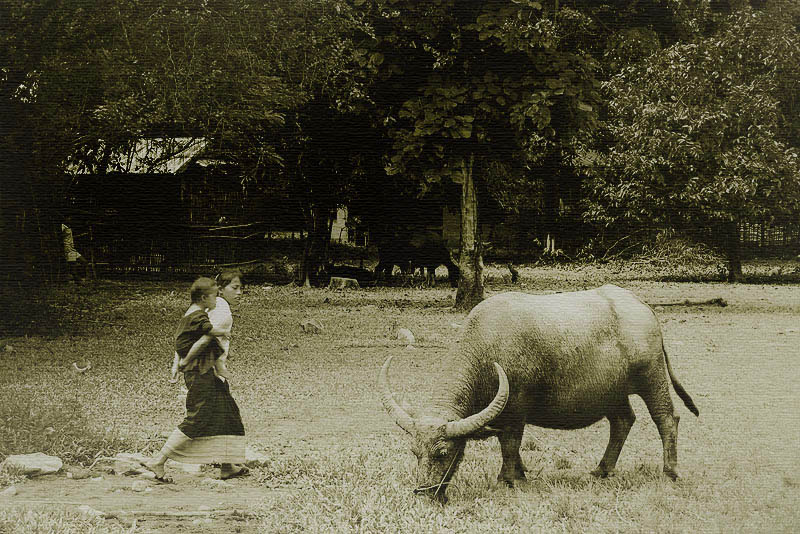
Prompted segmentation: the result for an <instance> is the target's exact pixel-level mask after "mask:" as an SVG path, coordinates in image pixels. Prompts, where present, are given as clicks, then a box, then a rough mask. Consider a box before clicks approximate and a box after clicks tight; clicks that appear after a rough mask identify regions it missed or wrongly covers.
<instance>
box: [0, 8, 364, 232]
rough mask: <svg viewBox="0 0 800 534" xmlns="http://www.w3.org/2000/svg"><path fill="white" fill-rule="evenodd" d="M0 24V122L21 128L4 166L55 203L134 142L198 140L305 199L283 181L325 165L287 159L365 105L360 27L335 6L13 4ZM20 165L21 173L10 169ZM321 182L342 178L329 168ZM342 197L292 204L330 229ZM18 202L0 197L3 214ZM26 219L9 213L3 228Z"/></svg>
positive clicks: (7, 147)
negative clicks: (72, 173) (319, 117)
mask: <svg viewBox="0 0 800 534" xmlns="http://www.w3.org/2000/svg"><path fill="white" fill-rule="evenodd" d="M0 15H6V17H5V18H3V17H2V16H0V18H3V20H4V25H5V24H7V25H8V28H4V29H8V32H7V33H4V35H3V36H2V37H0V39H2V40H3V44H6V45H8V46H6V47H4V49H3V51H2V52H0V54H1V55H0V59H1V60H2V62H1V63H0V75H2V81H3V94H2V102H0V105H2V106H3V109H2V110H0V111H3V113H2V116H3V117H15V118H17V123H16V124H14V125H7V124H6V123H5V122H4V124H3V130H2V138H3V143H2V147H3V150H4V154H11V156H12V157H8V158H6V157H3V158H0V159H2V160H3V164H4V165H9V167H15V169H13V170H14V172H16V173H17V174H19V173H20V172H23V171H22V170H20V169H27V170H26V171H25V172H27V173H28V175H31V176H33V175H35V176H36V178H35V179H31V180H28V181H27V182H25V181H21V182H20V183H24V184H28V185H31V186H32V185H36V184H45V183H46V184H47V186H46V187H43V188H42V189H44V190H46V191H53V192H56V191H60V192H62V193H61V194H60V195H59V194H54V195H53V196H54V197H55V198H56V199H58V198H59V196H60V197H61V198H63V196H64V195H63V190H64V188H65V187H66V186H67V185H68V181H64V179H63V176H64V174H63V172H62V171H63V170H64V167H65V165H67V164H69V165H71V166H72V167H73V168H80V169H84V170H87V171H89V172H94V173H102V172H105V171H106V170H108V169H109V163H111V162H112V161H113V158H112V154H114V153H117V152H119V151H120V150H123V149H125V148H129V147H131V146H132V145H133V144H134V143H135V142H136V141H137V140H139V139H140V138H142V137H155V138H161V139H164V140H167V141H168V140H169V138H171V137H175V136H181V137H195V138H200V137H202V138H204V139H207V140H210V141H211V143H212V145H211V148H212V150H214V152H215V155H216V156H217V157H219V158H223V159H227V160H228V161H230V162H232V163H235V164H236V165H238V166H239V167H240V168H242V169H243V170H244V176H243V182H244V184H243V185H246V186H248V185H257V186H258V188H260V189H263V188H265V187H266V188H267V189H271V190H273V191H279V192H282V193H283V194H286V193H287V192H289V191H291V190H292V187H294V190H295V191H297V190H302V189H303V188H302V187H301V186H300V185H299V184H290V181H289V180H287V177H288V176H294V177H302V176H310V175H315V174H316V175H319V176H321V175H322V173H320V172H318V171H317V169H319V168H321V167H322V166H324V165H327V163H328V162H329V161H330V160H328V161H327V162H326V161H323V160H320V159H319V158H317V159H316V160H315V158H314V157H307V158H299V157H293V155H296V153H297V151H298V150H299V151H300V152H308V155H309V156H312V154H314V153H315V152H314V150H313V149H312V148H308V147H309V146H310V145H309V143H310V142H311V132H312V130H313V128H312V127H310V123H313V122H314V121H315V120H316V117H314V116H313V113H314V112H315V111H318V110H319V109H320V105H321V106H322V107H323V108H325V109H326V110H328V109H330V110H333V117H344V116H346V115H348V114H352V112H353V110H354V109H355V107H356V105H357V103H358V101H359V100H360V99H361V98H362V95H363V91H361V90H360V88H359V87H360V84H361V83H362V80H361V79H360V78H359V77H360V76H362V74H363V69H361V68H360V67H359V65H358V64H357V63H356V61H355V56H354V54H353V46H352V44H351V39H352V37H353V36H354V35H359V34H360V33H362V32H363V31H364V30H365V28H366V26H365V25H364V24H363V23H362V22H361V20H360V19H359V16H358V13H356V12H354V11H353V10H352V9H351V7H349V6H348V4H346V3H345V2H343V1H338V0H325V1H321V2H320V1H318V0H291V1H288V2H287V1H278V0H275V1H269V2H259V3H255V4H253V3H250V2H245V1H244V0H204V1H202V2H194V1H184V0H176V1H174V2H170V3H168V4H167V5H163V4H160V3H153V2H150V1H149V0H134V1H132V2H118V1H116V0H103V1H102V2H98V3H95V4H86V2H71V1H69V0H66V1H63V2H42V3H40V5H39V4H36V3H29V2H17V1H13V2H3V3H2V4H0ZM330 120H332V119H330V118H329V119H326V121H325V122H326V124H328V125H330V124H331V123H330ZM309 121H310V122H309ZM314 135H316V136H317V137H319V135H327V136H328V137H329V138H331V139H333V138H336V136H337V135H340V134H339V132H337V131H336V128H331V129H330V130H329V131H327V132H325V131H319V130H318V131H316V132H314ZM167 141H165V147H166V145H167V144H168V142H167ZM287 147H288V149H287ZM317 153H319V152H317ZM330 155H331V154H326V155H325V157H330ZM14 158H17V160H23V161H24V162H25V164H24V165H14V164H10V163H9V162H11V161H16V160H15V159H14ZM42 158H45V159H46V161H44V160H43V159H42ZM287 158H288V159H287ZM297 165H299V166H300V167H298V168H299V172H296V169H294V168H295V167H297ZM337 165H338V166H339V167H341V165H339V164H338V163H337ZM17 167H18V168H17ZM284 167H286V168H284ZM293 169H294V170H293ZM4 174H6V173H4ZM6 175H13V173H9V174H6ZM321 179H323V180H331V179H333V180H338V181H345V182H346V181H347V180H349V179H350V177H349V175H348V174H347V173H345V172H343V171H341V170H336V171H334V172H332V173H331V174H330V175H329V176H327V177H323V178H321ZM6 183H7V182H5V181H4V184H6ZM290 185H291V186H292V187H290ZM345 185H346V184H345ZM27 189H29V187H27V186H26V187H23V188H21V190H22V191H25V192H26V194H27V191H26V190H27ZM323 189H325V188H322V187H319V188H316V189H315V190H319V191H321V190H323ZM343 190H347V187H345V186H342V187H340V188H335V187H334V188H330V191H332V193H331V194H332V195H333V196H332V200H329V199H328V198H327V197H326V198H325V199H324V201H318V200H317V198H318V197H315V196H314V195H308V194H304V195H303V196H301V197H300V198H301V199H303V200H305V201H306V205H305V208H306V209H305V211H306V212H308V213H324V215H321V216H323V217H325V218H326V220H327V216H328V213H327V212H326V209H327V206H329V205H330V203H331V202H334V207H335V203H338V202H342V199H341V198H339V197H338V196H337V195H339V193H340V192H341V191H343ZM19 191H20V188H19V187H17V188H11V187H9V189H8V191H6V190H3V191H2V192H0V195H2V198H3V200H4V203H5V200H6V198H8V197H9V195H16V196H17V197H19V196H20V194H19ZM325 194H326V195H327V196H330V195H328V194H327V193H325ZM30 196H31V195H30V194H28V197H30ZM33 202H34V201H33V200H32V199H31V198H26V199H21V200H20V202H17V203H16V204H15V205H17V206H28V207H30V206H31V205H32V203H33ZM54 202H55V203H57V200H56V201H54ZM317 204H320V205H323V204H324V206H323V207H322V208H321V209H317ZM48 211H50V210H48ZM23 212H24V210H22V208H19V209H18V210H17V211H15V212H13V213H12V212H11V210H5V209H4V210H3V215H4V219H3V220H4V221H6V223H7V224H6V225H5V226H6V228H9V227H10V226H9V225H11V226H13V224H16V223H14V221H18V220H19V219H20V217H21V215H20V214H21V213H23ZM25 213H27V212H25ZM309 226H310V228H311V229H312V230H313V228H316V227H317V226H320V225H317V224H316V222H314V221H313V220H310V222H309ZM309 234H310V235H313V234H314V232H313V231H311V232H309Z"/></svg>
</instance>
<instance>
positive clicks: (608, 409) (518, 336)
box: [378, 285, 700, 501]
mask: <svg viewBox="0 0 800 534" xmlns="http://www.w3.org/2000/svg"><path fill="white" fill-rule="evenodd" d="M391 361H392V357H389V358H387V360H386V362H385V363H384V364H383V367H382V369H381V371H380V375H379V379H378V384H379V388H380V390H381V396H382V400H383V404H384V406H385V408H386V409H387V410H388V411H389V413H390V414H391V416H392V417H393V418H394V420H395V421H396V423H397V424H398V425H399V426H400V427H401V428H402V429H403V430H405V431H406V432H407V433H409V434H410V435H411V436H412V438H413V440H414V444H413V447H412V449H413V452H414V454H415V455H416V456H417V458H418V461H419V462H418V483H419V485H418V487H417V489H416V490H414V492H415V493H424V494H430V495H431V496H433V497H434V498H436V499H439V500H441V501H444V500H445V497H444V494H445V490H446V488H447V485H448V484H449V483H450V479H451V477H452V476H453V474H454V472H455V471H456V469H457V468H458V465H459V463H460V461H461V459H462V457H463V454H464V447H465V445H466V442H467V440H468V439H482V438H486V437H489V436H497V437H498V439H499V441H500V449H501V451H502V455H503V465H502V467H501V469H500V474H499V475H498V477H497V479H498V481H499V482H505V483H507V484H508V485H513V483H514V481H515V480H524V479H525V468H524V466H523V464H522V459H521V458H520V453H519V448H520V444H521V442H522V434H523V430H524V428H525V425H526V424H529V425H534V426H540V427H545V428H556V429H576V428H583V427H586V426H589V425H591V424H592V423H595V422H597V421H599V420H600V419H602V418H603V417H605V418H607V419H608V420H609V423H610V439H609V441H608V446H607V447H606V451H605V454H604V455H603V458H602V459H601V460H600V464H599V465H598V466H597V468H596V469H595V470H594V471H592V474H593V475H595V476H598V477H606V476H608V475H609V474H611V473H612V472H613V471H614V466H615V465H616V463H617V458H618V457H619V453H620V450H621V449H622V445H623V443H625V439H626V437H627V436H628V432H629V431H630V429H631V426H632V425H633V422H634V420H635V416H634V413H633V410H632V409H631V405H630V402H629V400H628V396H629V395H631V394H636V395H639V396H640V397H641V398H642V399H643V400H644V402H645V404H646V405H647V409H648V410H649V412H650V416H651V417H652V418H653V421H655V423H656V426H657V427H658V431H659V433H660V435H661V441H662V444H663V449H664V473H665V474H666V475H668V476H669V477H671V478H672V479H673V480H674V479H676V478H677V477H678V474H677V472H676V465H677V459H678V454H677V441H678V419H679V417H678V415H677V414H675V413H674V410H673V406H672V399H671V397H670V389H669V385H670V383H672V386H673V387H674V388H675V391H676V392H677V394H678V396H679V397H680V398H681V399H682V400H683V402H684V403H685V404H686V407H687V408H688V409H689V410H691V412H692V413H694V414H695V415H699V413H700V412H699V411H698V409H697V407H696V406H695V404H694V402H693V401H692V399H691V397H690V396H689V394H688V393H686V390H685V389H683V387H682V386H681V384H680V383H679V382H678V379H677V378H675V375H674V374H673V372H672V368H671V366H670V363H669V360H668V359H667V354H666V352H665V350H664V345H663V340H662V337H661V329H660V327H659V323H658V319H657V318H656V316H655V314H654V313H653V311H652V310H651V309H650V307H648V306H647V305H646V304H644V303H643V302H642V301H641V300H639V299H638V298H637V297H636V296H635V295H634V294H633V293H631V292H630V291H627V290H625V289H622V288H619V287H616V286H613V285H606V286H603V287H601V288H598V289H593V290H590V291H578V292H574V293H558V294H553V295H529V294H525V293H502V294H499V295H495V296H493V297H490V298H488V299H486V300H485V301H483V302H481V303H480V304H478V305H477V306H475V308H473V310H472V311H471V312H470V314H469V316H468V317H467V319H466V323H465V325H464V332H463V337H462V340H461V344H460V348H459V350H458V351H457V352H456V353H454V355H453V358H452V359H451V360H449V361H448V362H444V363H445V365H446V366H447V365H449V364H452V365H453V368H454V370H453V372H452V376H450V377H448V378H449V379H450V381H449V382H448V383H447V384H446V385H445V386H443V387H442V388H441V393H442V397H441V400H440V402H439V404H438V406H437V408H438V410H437V413H436V415H432V416H424V417H417V416H414V415H411V414H409V413H408V412H407V411H406V410H405V409H403V408H402V407H401V406H400V405H399V404H398V403H397V402H396V401H395V399H394V397H393V394H392V391H391V388H390V386H389V382H388V371H389V366H390V364H391ZM667 377H669V379H668V378H667Z"/></svg>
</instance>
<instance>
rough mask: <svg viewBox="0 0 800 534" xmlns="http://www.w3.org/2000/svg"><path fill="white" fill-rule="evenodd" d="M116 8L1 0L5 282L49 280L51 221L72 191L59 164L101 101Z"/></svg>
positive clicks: (0, 230)
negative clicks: (106, 50) (103, 58)
mask: <svg viewBox="0 0 800 534" xmlns="http://www.w3.org/2000/svg"><path fill="white" fill-rule="evenodd" d="M114 8H115V2H114V0H107V1H103V2H96V3H87V2H83V1H78V0H59V1H55V0H44V1H41V2H23V1H19V0H3V1H2V2H0V176H2V179H0V202H1V203H2V208H1V209H0V235H1V237H0V254H1V255H2V256H3V260H4V261H5V262H6V264H7V268H6V269H4V278H5V277H8V278H12V279H20V278H22V277H24V276H26V275H30V274H34V275H37V274H38V275H40V276H37V278H40V277H44V276H47V274H48V273H47V272H46V271H47V266H48V265H50V261H49V260H52V259H54V258H57V257H58V256H59V255H60V254H59V252H60V244H59V243H58V242H57V241H56V240H55V239H54V238H55V235H56V231H55V229H56V226H55V225H54V224H53V223H54V222H55V221H56V219H57V213H56V212H57V209H58V208H59V207H60V202H61V199H63V198H64V195H65V189H66V187H67V186H68V185H69V183H68V182H66V181H65V180H64V179H63V173H62V170H63V163H64V161H65V160H66V159H67V157H68V156H69V155H70V154H71V153H72V152H73V151H74V150H75V149H76V147H77V146H80V145H81V144H82V143H83V142H84V141H85V140H86V139H87V136H86V134H87V128H88V125H89V124H90V123H91V122H92V113H93V112H94V110H96V109H97V107H98V106H99V105H100V104H101V103H102V101H103V95H104V92H105V88H106V85H105V84H104V83H103V77H104V75H105V72H104V71H103V64H102V62H101V61H100V56H99V52H100V50H101V49H103V48H105V47H107V46H108V38H107V36H108V35H109V31H110V28H111V24H110V23H109V21H108V17H107V13H108V12H109V11H110V12H112V13H113V12H114ZM89 137H91V136H89ZM45 251H52V254H44V252H45ZM32 271H38V272H32Z"/></svg>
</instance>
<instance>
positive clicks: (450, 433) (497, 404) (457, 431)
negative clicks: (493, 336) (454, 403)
mask: <svg viewBox="0 0 800 534" xmlns="http://www.w3.org/2000/svg"><path fill="white" fill-rule="evenodd" d="M494 367H495V369H497V376H498V379H499V382H500V383H499V385H498V388H497V395H495V397H494V400H493V401H492V402H491V403H490V404H489V406H487V407H486V408H484V409H483V410H481V411H480V412H478V413H476V414H474V415H470V416H469V417H466V418H464V419H460V420H458V421H450V422H449V423H447V425H446V426H445V435H447V437H449V438H458V437H462V436H468V435H470V434H472V433H473V432H475V431H476V430H478V429H480V428H482V427H484V426H486V425H488V424H489V423H490V422H491V421H492V420H493V419H494V418H495V417H497V416H498V415H500V412H502V411H503V408H505V407H506V401H507V400H508V391H509V387H508V377H507V376H506V373H505V371H503V368H502V367H500V364H498V363H497V362H495V363H494Z"/></svg>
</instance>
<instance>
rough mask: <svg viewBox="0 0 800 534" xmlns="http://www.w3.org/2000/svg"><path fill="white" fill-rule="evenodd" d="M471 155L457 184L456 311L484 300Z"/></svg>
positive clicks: (469, 308)
mask: <svg viewBox="0 0 800 534" xmlns="http://www.w3.org/2000/svg"><path fill="white" fill-rule="evenodd" d="M474 161H475V158H474V156H470V158H469V162H467V161H463V162H462V164H461V169H462V174H463V177H464V182H463V183H462V185H461V258H460V259H459V265H458V266H459V268H460V269H461V276H460V278H459V280H458V291H456V303H455V307H456V309H459V310H471V309H472V308H473V307H474V306H475V305H476V304H478V303H479V302H481V301H482V300H483V299H484V286H483V258H482V257H481V243H480V235H479V232H478V198H477V196H476V194H475V182H474V181H473V177H472V170H473V164H474Z"/></svg>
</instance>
